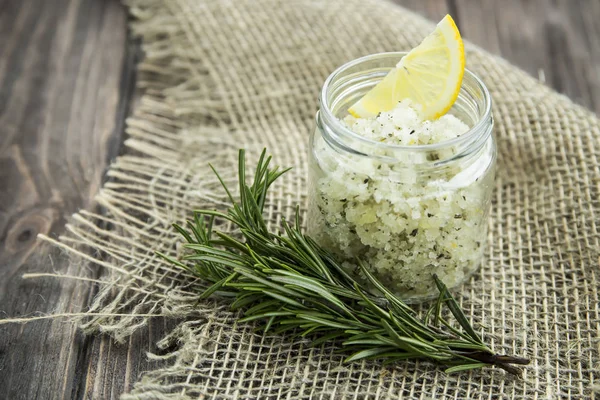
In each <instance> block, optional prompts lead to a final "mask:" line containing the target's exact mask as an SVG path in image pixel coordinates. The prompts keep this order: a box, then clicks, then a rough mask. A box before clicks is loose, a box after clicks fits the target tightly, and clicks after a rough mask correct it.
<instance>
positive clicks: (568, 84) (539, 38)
mask: <svg viewBox="0 0 600 400" xmlns="http://www.w3.org/2000/svg"><path fill="white" fill-rule="evenodd" d="M393 1H394V2H395V3H397V4H400V5H403V6H405V7H406V8H409V9H412V10H415V11H418V12H419V13H421V14H423V15H424V16H426V17H428V18H430V19H432V20H435V21H437V20H440V19H441V18H442V17H443V16H444V15H445V14H447V13H450V14H451V15H452V16H453V17H454V19H455V20H456V23H457V24H458V27H459V29H460V31H461V34H462V35H463V37H464V38H466V39H467V40H469V41H471V42H472V43H475V44H476V45H478V46H480V47H481V48H483V49H485V50H487V51H489V52H491V53H494V54H497V55H500V56H502V57H503V58H505V59H507V60H508V61H510V62H511V63H513V64H515V65H517V66H519V67H520V68H522V69H524V70H525V71H527V72H528V73H529V74H531V75H533V76H535V77H536V78H541V79H542V80H545V82H546V84H547V85H548V86H551V87H552V88H554V89H555V90H557V91H558V92H560V93H563V94H565V95H567V96H568V97H570V98H571V99H572V100H574V101H575V102H577V103H579V104H581V105H583V106H586V107H587V108H589V109H591V110H593V111H595V112H596V113H597V114H600V22H599V18H600V1H598V0H502V1H498V0H393ZM467 64H468V60H467Z"/></svg>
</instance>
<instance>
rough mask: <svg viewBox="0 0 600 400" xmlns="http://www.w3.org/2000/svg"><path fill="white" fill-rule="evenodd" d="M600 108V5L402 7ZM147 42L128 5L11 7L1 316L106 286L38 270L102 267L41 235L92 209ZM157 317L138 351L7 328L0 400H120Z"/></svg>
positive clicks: (42, 309) (0, 196) (3, 97)
mask: <svg viewBox="0 0 600 400" xmlns="http://www.w3.org/2000/svg"><path fill="white" fill-rule="evenodd" d="M394 1H395V2H396V3H398V4H400V5H403V6H405V7H407V8H409V9H412V10H416V11H418V12H419V13H421V14H423V15H425V16H427V17H429V18H431V19H433V20H438V19H440V18H441V17H442V16H443V15H445V14H446V13H451V14H452V15H453V16H454V17H455V19H456V20H457V23H458V25H459V27H460V29H461V31H462V33H463V35H464V37H465V38H467V39H469V40H471V41H472V42H474V43H476V44H478V45H479V46H481V47H482V48H484V49H486V50H488V51H490V52H492V53H495V54H498V55H501V56H502V57H504V58H506V59H508V60H509V61H511V62H512V63H514V64H516V65H518V66H520V67H521V68H523V69H524V70H526V71H527V72H529V73H530V74H532V75H534V76H536V77H545V80H546V82H547V84H548V85H550V86H551V87H553V88H555V89H556V90H558V91H560V92H562V93H565V94H566V95H568V96H569V97H571V98H572V99H573V100H575V101H576V102H578V103H580V104H582V105H584V106H587V107H588V108H590V109H592V110H594V111H596V112H600V24H599V23H598V22H597V21H598V20H600V1H597V0H581V1H579V0H502V1H499V0H394ZM138 55H139V49H138V44H137V43H136V42H135V41H134V40H133V39H132V38H131V37H130V35H128V33H127V12H126V10H125V8H124V7H123V6H122V5H121V4H120V3H119V2H118V1H117V0H44V1H42V0H0V313H1V314H2V316H11V317H17V316H23V315H25V316H31V315H36V314H37V313H51V312H54V311H58V312H79V311H81V310H82V309H84V308H85V305H86V304H88V302H89V301H90V300H91V298H92V297H93V295H94V287H93V286H89V285H85V284H81V283H78V282H67V283H65V282H58V281H56V280H53V279H35V280H23V279H22V278H21V276H22V275H23V274H24V273H28V272H56V273H62V274H72V275H81V271H82V270H83V271H85V273H86V274H87V276H89V277H94V276H96V275H97V274H98V271H97V270H96V269H95V268H93V267H91V266H88V265H85V264H81V263H78V264H77V263H74V262H73V260H71V259H69V257H68V256H67V255H65V254H64V253H62V252H61V251H59V250H57V249H56V248H53V247H51V246H49V245H47V244H44V243H41V242H38V241H36V239H35V237H36V235H37V234H38V233H44V234H47V235H50V236H52V237H56V236H58V235H59V234H60V233H61V232H64V229H65V223H66V221H67V220H68V216H69V215H70V214H72V213H73V212H76V211H77V210H78V209H80V208H86V207H92V206H93V205H92V199H93V196H94V195H95V194H96V193H97V192H98V190H99V188H100V186H101V184H102V182H103V176H104V173H105V171H106V168H107V165H108V164H109V162H110V160H111V159H112V158H114V157H115V156H116V155H117V154H118V152H119V149H120V144H121V143H122V139H123V138H122V134H123V126H124V119H125V116H126V115H127V113H128V112H129V109H130V103H131V101H130V100H131V99H132V97H133V95H134V90H133V87H134V81H135V72H134V71H135V61H136V59H137V58H138ZM168 329H169V326H168V323H167V322H165V321H162V320H155V321H152V322H151V323H150V326H149V327H148V329H145V330H141V331H139V332H138V333H137V334H136V335H134V336H133V337H132V338H131V339H130V340H129V342H128V343H125V344H122V345H119V344H115V343H114V342H113V341H111V340H109V339H108V338H106V337H101V336H90V337H84V336H83V335H82V334H81V333H80V332H78V331H77V330H76V329H75V328H74V326H73V325H72V324H70V323H69V322H68V321H67V320H57V321H50V320H45V321H38V322H35V323H29V324H26V325H1V326H0V398H6V399H11V400H12V399H53V398H65V399H70V398H74V399H79V398H89V399H108V398H117V397H118V396H119V394H120V393H122V392H123V391H127V390H129V389H130V388H131V385H132V383H133V382H135V381H136V380H137V379H138V378H139V376H140V374H141V373H142V372H143V371H145V370H148V369H151V368H153V367H156V365H154V364H152V363H151V362H148V361H147V359H146V356H145V353H146V351H148V350H152V349H154V343H155V342H156V341H157V340H159V339H160V338H161V336H162V335H163V333H164V332H165V331H167V330H168Z"/></svg>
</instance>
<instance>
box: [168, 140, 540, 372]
mask: <svg viewBox="0 0 600 400" xmlns="http://www.w3.org/2000/svg"><path fill="white" fill-rule="evenodd" d="M270 162H271V157H267V155H266V151H263V152H262V154H261V156H260V159H259V161H258V164H257V167H256V171H255V174H254V177H253V182H252V184H251V185H248V184H247V183H246V162H245V152H244V150H240V152H239V171H238V173H239V200H237V201H236V199H235V198H234V197H233V196H232V194H231V191H230V190H229V189H228V188H227V186H226V184H225V183H224V182H223V180H222V179H221V177H220V176H219V174H218V172H217V171H216V170H215V169H214V168H213V171H214V172H215V174H216V176H217V178H218V179H219V181H220V182H221V184H222V185H223V188H224V189H225V192H226V193H227V196H228V198H229V201H230V202H231V207H230V208H229V210H228V211H227V212H226V213H222V212H218V211H214V210H199V211H196V212H195V213H194V218H193V220H191V221H188V222H187V226H186V227H185V228H184V227H181V226H178V225H174V226H175V228H176V229H177V230H178V231H179V232H180V233H181V235H182V236H183V237H184V238H185V240H186V241H187V244H186V245H185V247H186V248H187V249H188V253H186V255H185V256H183V257H182V259H181V260H176V259H173V258H171V257H169V256H166V255H164V254H160V255H161V256H162V257H163V258H165V259H167V260H168V261H170V262H172V263H173V264H175V265H176V266H178V267H182V268H185V269H187V270H188V271H189V272H191V273H192V274H194V275H195V276H197V277H199V278H200V279H202V280H203V281H204V282H205V283H206V284H207V289H206V290H205V291H204V292H203V293H201V294H200V298H207V297H209V296H221V297H225V298H228V299H230V300H231V308H232V309H234V310H238V309H239V310H242V313H243V318H242V319H241V321H242V322H244V321H245V322H250V321H256V322H257V323H260V324H261V325H259V329H262V330H263V331H264V332H267V331H272V332H275V333H283V332H291V333H292V334H297V335H301V336H305V337H309V338H311V339H312V341H313V343H314V344H315V345H316V344H319V343H323V342H324V341H330V340H331V341H337V342H338V343H339V344H340V346H342V348H344V349H345V350H346V351H347V353H348V354H349V356H348V357H347V361H355V360H360V359H384V360H385V361H386V362H395V361H400V360H406V359H427V360H431V361H434V362H437V363H440V364H443V365H446V366H447V367H448V368H447V369H446V372H448V373H451V372H458V371H465V370H470V369H476V368H481V367H484V366H491V365H495V366H498V367H500V368H502V369H504V370H506V371H508V372H510V373H512V374H519V373H520V369H519V368H517V367H515V366H514V365H513V364H517V365H519V364H521V365H523V364H527V363H528V362H529V360H528V359H525V358H521V357H514V356H506V355H498V354H495V353H494V352H493V351H492V350H491V349H490V348H489V347H487V346H486V345H485V344H484V343H483V341H482V339H481V336H480V335H479V334H478V333H477V332H476V331H475V329H473V327H472V326H471V324H470V323H469V320H468V319H467V317H466V316H465V315H464V314H463V312H462V311H461V309H460V307H459V305H458V303H457V302H456V301H455V300H454V298H453V297H452V295H451V294H450V292H449V291H448V289H447V288H446V286H445V285H444V284H443V283H442V282H441V281H440V280H439V279H438V278H437V276H435V275H434V276H433V279H434V280H435V283H436V285H437V287H438V289H439V291H440V295H439V298H438V300H437V301H436V302H434V304H433V306H432V307H431V309H430V310H429V312H427V314H426V316H425V318H420V317H419V316H418V315H417V314H416V313H415V312H414V311H413V310H412V309H411V308H410V307H409V306H407V305H406V304H405V303H404V302H403V301H402V300H400V299H399V298H398V297H397V296H395V295H394V294H393V293H391V292H390V291H389V290H388V289H387V288H386V287H385V286H384V285H382V284H381V283H380V282H379V281H378V280H377V278H375V277H374V276H373V275H372V274H371V273H370V272H369V270H368V269H367V268H366V267H365V265H364V263H363V262H362V261H361V260H357V264H358V265H359V268H361V269H362V272H363V273H364V275H365V276H366V278H367V279H368V281H369V282H370V284H371V286H372V287H373V288H375V289H376V290H377V293H372V292H370V291H369V290H367V289H366V288H365V287H362V286H361V285H360V284H359V283H358V282H357V281H356V280H355V279H354V278H352V276H350V275H349V274H348V273H347V272H346V271H345V270H344V269H343V268H342V267H341V265H340V264H339V263H338V262H337V261H336V259H335V257H334V256H333V255H332V254H330V253H329V252H327V251H326V250H325V249H323V248H321V247H320V246H319V245H318V244H317V243H316V242H315V241H314V240H312V239H311V238H310V237H308V236H306V235H304V234H303V233H302V231H301V229H300V217H299V211H298V209H296V216H295V221H293V222H292V223H290V222H288V221H285V220H284V221H283V222H282V224H281V228H282V232H278V233H274V232H270V231H269V229H268V228H267V224H266V222H265V220H264V217H263V208H264V205H265V202H266V198H267V193H268V190H269V187H270V186H271V185H272V184H273V182H274V181H275V180H276V179H278V178H279V177H280V176H281V175H282V174H283V173H285V172H286V171H287V170H283V171H281V170H279V168H278V167H274V168H271V167H270ZM211 168H212V167H211ZM215 218H220V219H223V220H227V221H230V222H231V223H232V224H233V225H235V226H236V227H237V228H238V230H239V235H230V234H227V233H224V232H221V231H217V230H213V221H214V219H215ZM444 308H446V309H447V310H449V311H450V315H452V317H453V318H454V319H455V321H456V322H457V323H458V325H459V326H460V329H458V328H457V327H455V326H454V325H452V324H451V323H450V322H449V321H447V320H446V319H445V318H443V317H442V312H443V309H444ZM430 321H433V322H430Z"/></svg>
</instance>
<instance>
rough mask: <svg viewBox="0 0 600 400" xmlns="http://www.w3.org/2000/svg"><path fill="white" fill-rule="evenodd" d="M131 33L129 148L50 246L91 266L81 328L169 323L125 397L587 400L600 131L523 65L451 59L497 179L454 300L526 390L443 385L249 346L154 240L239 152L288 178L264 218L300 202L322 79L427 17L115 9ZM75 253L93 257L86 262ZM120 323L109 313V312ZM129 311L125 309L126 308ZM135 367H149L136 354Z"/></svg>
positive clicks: (189, 2) (508, 385)
mask: <svg viewBox="0 0 600 400" xmlns="http://www.w3.org/2000/svg"><path fill="white" fill-rule="evenodd" d="M127 3H128V5H129V7H130V10H131V13H132V15H133V17H134V18H133V22H132V25H131V27H132V29H133V31H134V32H135V33H136V34H138V35H140V36H141V37H142V40H143V42H142V45H143V50H144V52H145V58H144V61H143V62H142V63H141V64H140V66H139V71H140V73H139V76H138V88H140V89H142V90H143V92H144V93H145V94H144V95H143V97H142V98H141V100H140V102H139V106H138V107H137V109H136V111H135V113H134V115H133V117H132V118H130V119H129V121H128V127H127V135H128V139H127V141H126V150H125V154H124V155H123V156H122V157H120V158H118V159H117V160H116V161H115V162H114V163H113V165H111V167H110V170H109V172H108V175H109V177H110V179H109V181H108V182H107V183H106V185H105V186H104V187H103V189H102V190H101V192H100V194H99V195H98V198H97V201H98V203H99V204H100V206H102V208H103V209H104V212H103V213H92V212H88V211H82V212H81V213H79V214H78V215H76V216H75V218H74V220H73V223H72V224H70V225H69V233H68V234H67V235H66V236H65V237H62V238H61V240H60V241H61V245H62V246H63V247H68V248H70V249H71V250H72V251H73V252H76V253H78V254H80V255H82V256H83V257H86V258H88V259H89V260H92V261H93V262H95V263H97V264H99V265H101V266H103V268H104V269H105V270H106V272H107V273H106V276H105V278H104V284H103V285H102V287H101V289H100V291H99V294H98V295H97V296H96V298H95V301H94V304H93V305H92V307H91V309H90V312H92V313H101V314H113V313H114V314H120V316H117V315H115V316H98V315H96V316H91V317H88V318H86V319H85V320H84V321H82V323H83V326H84V328H85V329H86V330H88V331H101V332H110V333H111V334H112V335H113V336H114V338H115V339H116V340H123V339H125V338H126V337H127V336H128V335H130V334H131V332H133V330H135V329H138V328H140V327H142V326H143V325H144V324H145V323H146V322H147V319H148V317H147V316H145V315H149V314H152V315H154V314H155V315H163V316H173V317H179V318H181V320H182V322H181V324H180V325H179V326H178V327H177V328H176V329H175V331H174V332H173V333H172V334H171V335H170V336H169V337H167V338H166V339H165V340H164V341H163V342H161V343H160V344H161V346H163V347H165V348H166V349H168V350H166V353H164V354H166V355H164V354H163V355H161V356H160V357H161V358H163V359H165V363H164V364H163V365H165V367H164V368H162V369H159V370H155V371H150V372H147V373H145V374H144V375H143V376H142V377H141V378H140V380H139V381H138V382H137V383H136V384H135V386H134V389H133V390H132V391H131V393H129V394H125V395H124V396H123V397H124V398H125V399H134V398H135V399H187V398H226V399H230V398H232V399H233V398H239V399H243V398H260V399H264V398H285V399H299V398H303V399H304V398H319V399H320V398H327V399H329V398H332V399H337V398H340V399H341V398H347V399H366V398H369V399H374V398H386V399H387V398H399V397H402V398H406V399H466V398H473V399H504V398H506V399H511V398H532V399H556V398H573V399H590V398H593V397H594V396H598V394H597V393H598V391H599V388H598V387H599V384H600V372H599V370H600V359H599V353H600V350H599V347H600V342H599V340H598V334H599V331H600V306H599V300H600V296H599V293H600V288H599V287H598V284H599V282H600V268H599V267H598V263H599V249H600V243H599V241H600V234H599V229H600V227H599V225H600V201H599V200H598V192H599V188H600V150H599V149H600V121H599V120H598V119H597V118H596V117H595V116H594V115H593V114H591V113H590V112H588V111H586V110H584V109H583V108H581V107H578V106H576V105H574V104H573V103H571V101H569V100H568V99H567V98H565V97H563V96H560V95H558V94H556V93H554V92H552V91H551V90H550V89H548V88H547V87H545V86H544V85H542V84H540V83H539V82H537V81H536V80H534V79H533V78H531V77H530V76H528V75H527V74H525V73H524V72H522V71H520V70H518V69H517V68H514V67H512V66H511V65H509V64H507V63H506V62H504V61H502V60H500V59H498V58H496V57H493V56H491V55H489V54H487V53H485V52H483V51H481V50H480V49H477V48H475V47H474V46H467V49H468V52H467V65H468V67H469V68H470V69H472V70H473V71H474V72H475V73H477V74H478V75H479V76H480V77H482V79H483V80H484V81H485V83H486V84H487V86H488V87H489V89H490V91H491V93H492V96H493V99H494V116H495V119H496V128H495V134H496V137H497V139H498V147H499V154H500V156H499V169H498V178H497V186H496V191H495V196H494V206H493V215H492V217H491V221H490V223H491V230H490V234H489V242H490V246H489V257H488V258H489V261H488V262H487V263H486V264H485V265H484V266H483V268H482V269H481V271H480V272H479V273H477V274H476V275H475V276H474V277H473V278H472V279H471V280H470V282H469V283H468V284H466V285H465V286H464V287H463V288H462V289H461V290H460V291H459V292H458V294H457V296H458V298H459V299H460V301H461V302H462V304H463V306H464V308H465V309H466V311H467V313H470V314H472V318H473V323H474V324H475V326H476V328H477V329H478V330H481V331H483V332H485V334H484V340H485V341H486V342H487V343H489V344H490V345H491V346H492V348H494V349H495V350H496V351H497V352H500V353H509V354H515V355H523V356H527V357H530V358H531V360H532V362H531V365H530V366H528V367H526V368H525V370H524V373H523V377H522V379H517V378H514V377H511V376H508V375H506V374H505V373H504V372H502V371H500V370H492V369H486V370H481V371H479V370H478V371H472V372H464V373H458V374H452V375H446V374H445V373H443V372H442V368H440V367H438V366H434V365H432V364H430V363H428V362H406V363H398V364H396V365H393V366H387V367H384V366H383V365H382V364H381V363H378V362H356V363H350V364H345V363H343V362H342V361H343V358H344V356H343V354H338V353H336V348H334V347H333V346H332V345H324V346H321V347H317V348H313V347H311V346H310V341H309V340H303V339H296V340H291V339H289V338H286V337H275V336H268V337H263V336H262V335H260V334H257V333H254V332H253V330H252V326H248V325H241V324H237V323H236V322H235V318H234V316H233V315H232V314H231V313H229V312H228V311H227V309H226V307H225V306H224V305H222V304H219V303H215V302H202V303H200V304H198V305H196V304H195V301H196V293H197V289H198V287H197V282H195V281H194V280H193V279H192V278H190V277H187V276H185V274H183V273H181V271H179V270H177V269H176V268H173V267H172V266H170V265H168V264H166V263H165V262H163V261H161V260H160V259H159V258H157V256H156V255H155V254H154V251H155V250H159V251H163V252H167V253H170V254H176V252H177V251H178V246H177V243H178V242H179V241H180V238H179V236H178V235H177V234H175V233H174V232H173V230H172V229H171V228H170V224H171V223H172V222H174V221H176V222H181V221H183V220H184V219H185V218H186V217H188V216H189V215H190V212H191V210H193V209H195V208H200V207H202V206H207V205H208V206H211V207H212V206H214V204H215V203H219V202H221V201H222V200H223V195H222V194H223V193H222V191H221V190H220V189H219V186H218V183H217V181H216V179H215V178H214V176H213V175H212V173H211V172H210V171H209V170H208V168H207V163H208V162H212V163H214V164H215V166H216V167H217V168H218V169H219V170H220V171H221V172H222V173H223V175H224V178H225V179H226V180H227V181H228V182H230V183H231V184H234V183H235V178H236V167H235V163H236V156H237V150H238V148H240V147H245V148H246V149H247V150H248V153H249V155H248V159H249V160H256V159H257V155H258V153H259V152H260V150H261V149H262V148H263V147H267V148H268V149H269V151H270V152H272V153H273V154H274V155H275V161H276V162H277V163H278V164H279V165H282V166H292V167H294V169H293V170H292V172H290V173H289V174H287V175H286V176H285V177H284V178H283V179H282V180H281V181H280V182H279V183H278V184H277V185H276V186H275V188H274V189H273V191H272V193H271V197H270V198H269V203H268V207H267V213H268V217H269V221H270V222H271V224H277V223H279V221H280V218H281V216H282V215H286V216H289V215H290V214H291V213H292V211H293V207H294V206H295V205H296V204H300V205H302V206H304V204H305V200H306V199H305V188H306V168H307V144H308V136H309V133H310V131H311V130H312V129H313V126H314V125H313V124H314V121H313V118H314V114H315V111H316V110H317V96H318V93H319V90H320V87H321V85H322V83H323V81H324V79H325V78H326V77H327V76H328V74H329V73H330V72H331V71H333V70H334V69H335V68H336V67H337V66H339V65H341V64H343V63H344V62H346V61H349V60H351V59H354V58H356V57H359V56H363V55H366V54H370V53H376V52H383V51H394V50H407V49H409V48H411V47H412V46H414V45H416V44H418V42H419V41H420V40H421V39H422V38H423V36H424V35H425V34H427V33H428V32H429V31H430V30H431V29H432V27H433V25H432V24H431V23H430V22H427V21H425V20H423V19H422V18H420V17H418V16H416V15H414V14H413V13H410V12H408V11H406V10H403V9H401V8H399V7H398V6H396V5H393V4H390V3H387V2H385V1H377V0H370V1H365V0H351V1H346V0H336V1H329V0H328V1H325V0H294V1H286V0H235V1H234V0H212V1H210V0H204V1H200V0H129V1H128V2H127ZM89 254H91V255H89ZM123 314H125V316H123ZM129 315H131V316H129ZM150 356H151V357H159V356H157V355H150Z"/></svg>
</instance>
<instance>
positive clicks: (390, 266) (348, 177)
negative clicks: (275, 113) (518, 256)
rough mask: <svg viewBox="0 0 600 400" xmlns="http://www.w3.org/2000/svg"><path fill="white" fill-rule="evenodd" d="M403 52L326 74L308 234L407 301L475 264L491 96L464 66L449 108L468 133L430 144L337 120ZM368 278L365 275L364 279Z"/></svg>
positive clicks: (490, 169)
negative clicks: (366, 133)
mask: <svg viewBox="0 0 600 400" xmlns="http://www.w3.org/2000/svg"><path fill="white" fill-rule="evenodd" d="M404 54H405V53H382V54H374V55H370V56H366V57H363V58H359V59H357V60H354V61H351V62H349V63H347V64H345V65H343V66H341V67H340V68H338V69H337V70H336V71H334V72H333V73H332V74H331V75H330V76H329V78H327V80H326V82H325V84H324V85H323V89H322V91H321V95H320V104H321V107H320V110H319V111H318V112H317V115H316V123H317V128H316V130H315V132H314V134H313V135H312V137H311V144H310V148H311V156H310V161H309V163H310V166H309V171H310V172H309V174H310V176H309V185H310V186H309V208H308V231H309V234H310V235H311V236H312V237H313V238H315V239H316V240H317V242H318V243H320V244H321V245H322V246H323V247H325V248H326V249H329V250H330V251H331V252H333V253H334V254H335V255H336V256H338V257H339V258H340V260H341V261H342V262H343V265H344V266H345V267H347V268H348V270H349V271H350V272H351V273H353V274H354V275H355V276H356V277H357V278H358V280H361V281H364V279H363V278H364V277H361V273H360V270H359V269H358V268H357V267H356V265H355V263H356V259H357V258H360V259H362V260H363V261H364V263H365V265H366V267H367V268H369V270H370V271H371V272H372V273H373V274H374V275H375V276H376V277H377V278H379V280H381V282H382V283H383V284H384V285H386V286H387V287H388V288H390V289H391V290H392V291H393V292H395V293H397V294H398V295H399V296H400V297H401V298H403V299H404V300H405V301H408V302H417V301H423V300H426V299H429V298H432V297H435V296H436V295H437V289H436V286H435V283H434V281H433V278H432V276H433V274H437V276H438V277H439V278H440V279H441V280H442V281H443V282H444V283H445V284H446V285H447V286H448V287H449V288H453V287H456V286H457V285H459V284H461V283H462V282H464V281H465V280H466V279H467V278H468V277H469V276H470V275H471V274H472V273H473V272H474V271H475V270H476V269H477V268H478V266H479V265H481V263H482V260H483V256H484V249H485V242H486V237H487V219H488V215H489V211H490V204H491V195H492V190H493V186H494V183H493V181H494V174H495V164H496V145H495V141H494V136H493V135H492V127H493V118H492V111H491V98H490V94H489V92H488V90H487V88H486V87H485V85H484V84H483V82H482V81H481V80H480V79H479V78H477V77H476V76H475V75H474V74H473V73H471V72H470V71H468V70H466V71H465V74H464V78H463V82H462V86H461V90H460V93H459V96H458V99H457V100H456V102H455V104H454V106H453V107H452V108H451V110H450V111H449V113H450V114H452V115H454V116H455V117H457V118H458V119H460V120H461V121H462V122H464V123H465V124H466V125H468V126H469V131H468V132H466V133H464V134H462V135H460V136H458V137H456V138H454V139H450V140H446V141H443V142H440V143H436V144H430V145H416V146H398V145H390V144H387V143H382V142H377V141H373V140H371V139H368V138H365V137H363V136H360V135H358V134H356V133H354V132H352V131H351V130H350V129H349V128H348V127H347V125H346V124H345V123H344V122H343V121H341V119H343V118H344V117H345V116H346V115H347V110H348V108H349V107H350V106H351V105H352V104H354V103H355V102H356V101H357V100H358V99H360V98H361V97H362V96H363V95H364V94H365V93H367V92H368V91H369V90H370V89H371V88H372V87H373V86H375V85H376V84H377V83H378V82H379V81H380V80H381V79H382V78H383V77H384V76H385V75H386V74H387V73H388V72H389V70H390V69H391V68H393V67H395V66H396V64H397V63H398V61H399V60H400V59H401V58H402V56H403V55H404ZM365 283H366V282H365Z"/></svg>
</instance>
